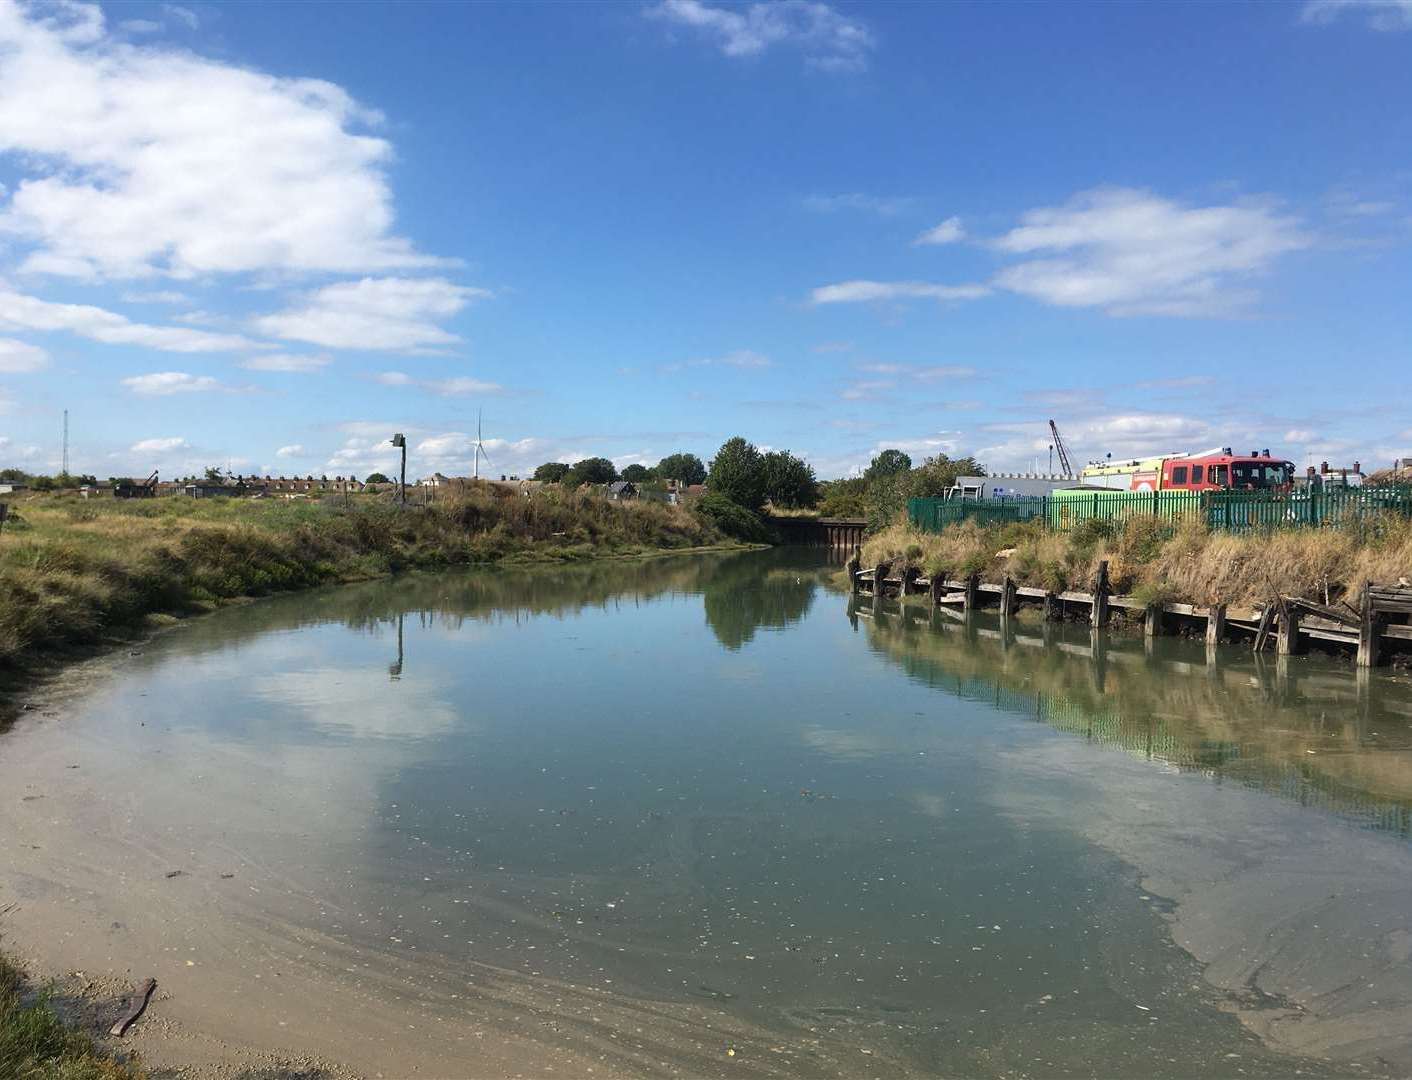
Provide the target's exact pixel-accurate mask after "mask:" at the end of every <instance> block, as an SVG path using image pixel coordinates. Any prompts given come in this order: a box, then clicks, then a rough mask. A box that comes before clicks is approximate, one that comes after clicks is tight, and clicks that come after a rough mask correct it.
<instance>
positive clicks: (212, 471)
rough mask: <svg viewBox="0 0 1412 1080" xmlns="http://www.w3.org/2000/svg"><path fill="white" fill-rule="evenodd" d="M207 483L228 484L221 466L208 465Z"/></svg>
mask: <svg viewBox="0 0 1412 1080" xmlns="http://www.w3.org/2000/svg"><path fill="white" fill-rule="evenodd" d="M309 479H311V480H312V479H313V477H312V476H311V477H310V478H309ZM206 482H207V483H210V484H224V483H225V482H226V474H225V473H223V472H222V471H221V468H220V466H219V465H207V466H206Z"/></svg>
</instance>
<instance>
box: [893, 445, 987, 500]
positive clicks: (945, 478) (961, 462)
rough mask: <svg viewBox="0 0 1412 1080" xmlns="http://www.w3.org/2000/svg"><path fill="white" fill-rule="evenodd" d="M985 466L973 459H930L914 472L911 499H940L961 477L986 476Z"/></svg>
mask: <svg viewBox="0 0 1412 1080" xmlns="http://www.w3.org/2000/svg"><path fill="white" fill-rule="evenodd" d="M984 475H985V466H984V465H982V464H981V463H980V462H979V461H977V460H976V459H975V458H973V457H963V458H955V459H953V458H949V457H947V456H946V455H945V454H937V455H936V456H935V457H929V458H927V459H926V461H924V462H922V463H921V464H920V465H918V466H917V467H916V468H915V469H913V470H912V478H911V480H912V482H911V484H910V485H909V492H908V496H909V498H913V499H921V498H933V499H934V498H939V497H941V496H943V495H945V494H946V493H947V492H948V491H950V490H951V489H952V488H953V487H954V486H955V484H956V478H957V477H959V476H984Z"/></svg>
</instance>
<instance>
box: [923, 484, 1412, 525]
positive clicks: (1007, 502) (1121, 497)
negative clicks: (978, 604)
mask: <svg viewBox="0 0 1412 1080" xmlns="http://www.w3.org/2000/svg"><path fill="white" fill-rule="evenodd" d="M1135 514H1144V515H1146V514H1151V515H1153V516H1156V517H1159V518H1165V519H1166V520H1168V521H1177V520H1180V519H1183V518H1191V517H1201V518H1203V519H1204V520H1205V522H1206V524H1207V525H1208V526H1209V527H1210V528H1212V529H1217V530H1220V531H1223V532H1258V531H1269V530H1271V529H1289V528H1301V527H1304V528H1320V527H1333V526H1346V525H1354V524H1357V523H1359V522H1361V521H1364V520H1367V519H1370V518H1373V517H1375V516H1377V515H1381V514H1400V515H1402V516H1403V517H1412V488H1408V487H1384V488H1325V489H1322V490H1318V489H1315V490H1304V491H1292V492H1275V491H1105V490H1094V489H1087V488H1071V489H1067V490H1059V491H1055V492H1052V493H1051V494H1049V495H1035V496H1019V497H1016V498H1010V499H970V500H963V499H911V500H909V501H908V503H907V517H908V520H909V521H911V522H912V524H913V525H915V526H916V527H917V528H919V529H922V530H923V531H925V532H940V531H941V530H942V529H944V528H945V527H946V526H948V525H954V524H956V523H958V522H961V521H977V522H979V523H981V524H982V525H991V524H1002V523H1008V522H1012V521H1032V520H1035V519H1039V520H1042V521H1044V522H1045V523H1046V524H1047V525H1048V526H1049V527H1050V528H1053V529H1067V528H1070V527H1072V526H1074V525H1076V524H1078V523H1079V522H1082V521H1087V520H1091V519H1094V518H1097V519H1100V520H1105V521H1106V520H1113V519H1119V518H1125V517H1130V516H1132V515H1135Z"/></svg>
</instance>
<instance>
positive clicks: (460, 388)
mask: <svg viewBox="0 0 1412 1080" xmlns="http://www.w3.org/2000/svg"><path fill="white" fill-rule="evenodd" d="M374 378H375V379H376V380H377V381H378V382H380V383H382V384H383V385H384V386H417V387H420V388H422V389H423V390H430V391H431V392H432V393H433V394H440V395H441V396H442V397H464V396H466V395H467V394H498V393H500V392H501V391H503V390H504V389H505V388H504V387H503V386H501V385H500V384H499V383H493V382H485V381H483V380H481V379H473V378H471V377H470V376H468V375H458V376H454V377H452V378H449V379H414V378H412V376H410V375H408V374H407V373H406V372H404V371H384V372H382V373H380V374H378V375H375V376H374Z"/></svg>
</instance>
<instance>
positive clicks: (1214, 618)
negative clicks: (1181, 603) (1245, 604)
mask: <svg viewBox="0 0 1412 1080" xmlns="http://www.w3.org/2000/svg"><path fill="white" fill-rule="evenodd" d="M1225 636H1226V605H1225V604H1212V605H1211V609H1210V611H1209V612H1207V614H1206V644H1207V645H1219V644H1220V643H1221V638H1223V637H1225Z"/></svg>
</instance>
